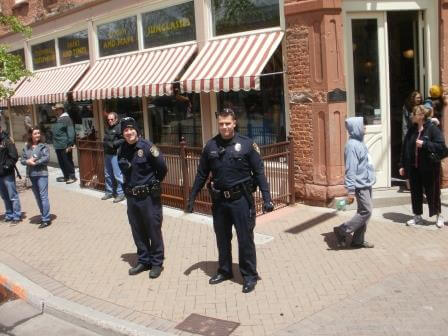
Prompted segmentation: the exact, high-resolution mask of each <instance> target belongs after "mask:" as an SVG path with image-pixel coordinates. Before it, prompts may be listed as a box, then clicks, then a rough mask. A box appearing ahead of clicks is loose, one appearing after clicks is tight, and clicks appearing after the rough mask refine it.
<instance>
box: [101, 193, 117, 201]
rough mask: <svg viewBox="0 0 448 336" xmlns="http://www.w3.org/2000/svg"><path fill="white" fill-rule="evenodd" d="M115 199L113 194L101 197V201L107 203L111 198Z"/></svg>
mask: <svg viewBox="0 0 448 336" xmlns="http://www.w3.org/2000/svg"><path fill="white" fill-rule="evenodd" d="M113 197H114V195H112V194H105V195H104V196H103V197H101V200H102V201H105V200H108V199H109V198H113Z"/></svg>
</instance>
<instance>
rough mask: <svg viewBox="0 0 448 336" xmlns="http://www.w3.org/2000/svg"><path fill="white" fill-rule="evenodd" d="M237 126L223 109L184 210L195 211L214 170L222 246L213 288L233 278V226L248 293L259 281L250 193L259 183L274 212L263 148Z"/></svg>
mask: <svg viewBox="0 0 448 336" xmlns="http://www.w3.org/2000/svg"><path fill="white" fill-rule="evenodd" d="M235 127H236V118H235V113H234V112H233V111H232V110H231V109H228V108H225V109H223V110H222V111H221V112H220V113H219V114H218V128H219V134H218V135H217V136H215V137H214V138H212V139H210V140H209V141H208V142H207V144H206V145H205V147H204V150H203V152H202V155H201V159H200V162H199V167H198V170H197V174H196V179H195V181H194V184H193V188H192V191H191V195H190V198H189V200H188V206H187V209H186V210H187V212H192V211H193V204H194V199H195V198H196V195H197V193H198V192H199V191H200V190H201V189H202V187H203V186H204V184H205V182H206V180H207V178H208V176H209V173H210V172H211V173H212V177H211V182H209V183H208V184H207V188H208V189H209V192H210V194H211V196H212V200H213V206H212V212H213V227H214V230H215V234H216V242H217V245H218V254H219V267H218V271H217V273H216V274H215V275H214V276H212V277H211V278H210V280H209V284H211V285H215V284H218V283H220V282H222V281H225V280H228V279H231V278H232V277H233V274H232V246H231V240H232V224H233V225H235V229H236V233H237V237H238V247H239V266H240V272H241V274H242V276H243V279H244V284H243V293H249V292H251V291H253V290H254V289H255V285H256V284H257V280H258V273H257V269H256V263H257V260H256V252H255V243H254V227H255V203H254V199H253V195H252V193H253V192H254V191H255V189H256V185H258V186H259V187H260V190H261V193H262V195H263V202H264V204H263V211H265V212H269V211H272V210H273V209H274V205H273V203H272V200H271V195H270V193H269V185H268V183H267V181H266V176H265V175H264V168H263V161H262V160H261V157H260V150H259V148H258V146H257V144H256V143H255V142H254V141H253V140H251V139H249V138H248V137H245V136H242V135H240V134H238V133H236V132H235Z"/></svg>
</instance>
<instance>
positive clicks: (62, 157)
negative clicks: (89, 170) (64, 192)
mask: <svg viewBox="0 0 448 336" xmlns="http://www.w3.org/2000/svg"><path fill="white" fill-rule="evenodd" d="M56 157H57V158H58V163H59V167H60V168H61V170H62V174H63V175H64V178H65V179H66V180H68V179H69V178H73V179H74V178H75V165H74V164H73V153H72V152H71V151H70V152H67V151H66V150H65V149H56Z"/></svg>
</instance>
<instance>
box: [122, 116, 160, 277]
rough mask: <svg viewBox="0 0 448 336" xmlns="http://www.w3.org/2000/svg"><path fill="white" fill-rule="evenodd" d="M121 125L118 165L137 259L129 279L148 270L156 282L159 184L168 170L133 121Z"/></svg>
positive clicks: (158, 251)
mask: <svg viewBox="0 0 448 336" xmlns="http://www.w3.org/2000/svg"><path fill="white" fill-rule="evenodd" d="M120 125H121V130H122V132H123V137H124V139H125V143H124V144H122V145H121V147H120V149H119V150H118V165H119V166H120V169H121V171H122V173H123V180H124V182H123V188H124V192H125V195H126V199H127V205H128V218H129V224H130V225H131V230H132V236H133V238H134V242H135V245H136V246H137V255H138V263H137V265H136V266H135V267H132V268H130V269H129V275H135V274H138V273H141V272H143V271H146V270H148V269H151V271H150V272H149V277H150V278H152V279H155V278H157V277H158V276H160V273H161V272H162V264H163V259H164V245H163V238H162V203H161V199H160V197H161V189H160V183H161V182H162V180H163V179H164V177H165V175H166V173H167V167H166V164H165V161H164V159H163V157H162V155H161V153H160V152H159V150H158V148H157V147H156V146H155V145H153V144H152V143H151V142H149V141H147V140H145V139H143V138H141V137H140V136H139V135H140V134H139V130H138V126H137V123H136V121H135V120H134V119H133V118H129V117H127V118H123V119H122V120H121V124H120Z"/></svg>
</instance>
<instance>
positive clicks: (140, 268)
mask: <svg viewBox="0 0 448 336" xmlns="http://www.w3.org/2000/svg"><path fill="white" fill-rule="evenodd" d="M147 270H149V266H148V265H143V264H137V266H135V267H132V268H130V269H129V275H137V274H139V273H141V272H144V271H147Z"/></svg>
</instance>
